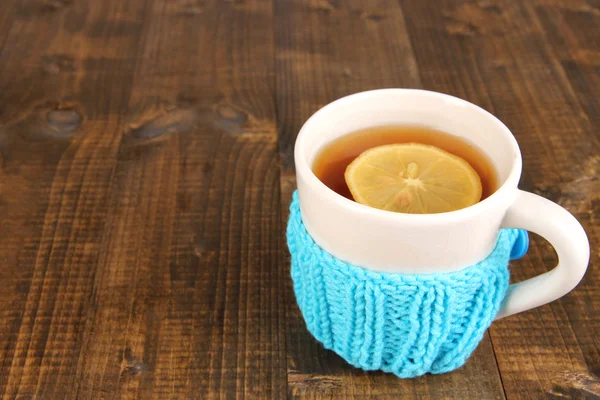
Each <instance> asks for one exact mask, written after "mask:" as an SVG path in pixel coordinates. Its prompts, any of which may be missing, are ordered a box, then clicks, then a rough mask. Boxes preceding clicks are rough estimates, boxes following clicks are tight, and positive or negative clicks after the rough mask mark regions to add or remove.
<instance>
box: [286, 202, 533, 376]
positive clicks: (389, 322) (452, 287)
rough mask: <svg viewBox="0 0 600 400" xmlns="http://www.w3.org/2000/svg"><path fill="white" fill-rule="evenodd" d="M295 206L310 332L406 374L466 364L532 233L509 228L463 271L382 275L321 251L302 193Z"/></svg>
mask: <svg viewBox="0 0 600 400" xmlns="http://www.w3.org/2000/svg"><path fill="white" fill-rule="evenodd" d="M290 211H291V214H290V218H289V221H288V226H287V242H288V246H289V250H290V253H291V256H292V270H291V271H292V279H293V281H294V292H295V293H296V300H297V301H298V306H299V307H300V311H301V312H302V315H303V317H304V320H305V322H306V326H307V327H308V330H309V331H310V333H311V334H312V335H313V336H314V337H315V338H316V339H317V340H318V341H319V342H321V343H322V344H323V346H325V348H327V349H330V350H333V351H335V352H336V353H337V354H339V355H340V356H341V357H343V358H344V359H345V360H346V361H347V362H348V363H350V364H351V365H353V366H355V367H358V368H362V369H364V370H382V371H385V372H391V373H394V374H395V375H397V376H398V377H400V378H411V377H415V376H419V375H423V374H426V373H433V374H439V373H444V372H448V371H452V370H454V369H456V368H458V367H460V366H462V365H463V364H464V363H465V361H466V360H467V358H468V357H469V356H470V355H471V353H472V352H473V350H474V349H475V348H476V347H477V345H478V344H479V342H480V341H481V339H482V338H483V334H484V332H485V330H486V329H487V328H488V327H489V326H490V324H491V323H492V321H493V319H494V317H495V315H496V313H497V312H498V310H499V308H500V304H501V303H502V300H503V298H504V295H505V294H506V289H507V287H508V281H509V271H508V261H509V258H510V257H511V250H513V245H514V244H515V242H516V241H517V238H520V240H519V242H520V243H519V246H515V247H519V248H520V249H517V253H518V254H516V256H515V251H514V250H513V251H512V255H513V257H512V258H518V257H520V256H522V255H523V254H524V251H523V249H522V247H523V241H524V240H526V238H527V234H526V232H524V231H521V232H520V231H518V230H515V229H503V230H501V231H500V234H499V236H498V242H497V244H496V247H495V249H494V251H493V252H492V254H490V255H489V256H488V258H486V259H485V260H483V261H481V262H479V263H477V264H475V265H472V266H469V267H467V268H465V269H462V270H460V271H455V272H446V273H435V274H396V273H382V272H374V271H370V270H367V269H364V268H361V267H358V266H355V265H351V264H348V263H346V262H344V261H341V260H339V259H337V258H335V257H333V256H332V255H331V254H329V253H327V252H326V251H324V250H323V249H321V248H320V247H319V246H318V245H317V244H316V243H315V242H314V241H313V239H312V237H311V236H310V235H309V234H308V233H307V231H306V229H305V227H304V224H303V223H302V217H301V215H300V206H299V203H298V194H297V193H295V194H294V199H293V201H292V204H291V207H290ZM526 249H527V246H526V244H525V251H526Z"/></svg>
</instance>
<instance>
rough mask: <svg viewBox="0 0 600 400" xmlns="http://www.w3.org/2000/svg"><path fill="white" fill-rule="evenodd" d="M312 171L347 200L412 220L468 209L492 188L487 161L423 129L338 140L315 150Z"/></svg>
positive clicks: (382, 129)
mask: <svg viewBox="0 0 600 400" xmlns="http://www.w3.org/2000/svg"><path fill="white" fill-rule="evenodd" d="M312 170H313V172H314V174H315V175H316V176H317V178H319V180H321V182H323V183H324V184H325V185H326V186H327V187H329V188H330V189H332V190H333V191H335V192H336V193H338V194H340V195H342V196H344V197H346V198H348V199H351V200H355V201H358V202H359V203H362V204H366V205H369V206H372V207H376V208H380V209H384V210H389V211H396V212H406V213H416V214H422V213H439V212H447V211H454V210H457V209H460V208H464V207H468V206H470V205H472V204H475V203H477V202H479V201H481V200H483V199H485V198H487V197H489V196H490V195H491V194H492V193H494V191H495V190H496V189H497V186H498V178H497V173H496V171H495V169H494V167H493V165H492V163H491V161H490V160H489V158H488V157H487V156H486V155H485V154H484V153H483V152H482V151H481V150H480V149H478V148H477V147H476V146H475V145H474V144H471V143H469V142H467V141H465V140H464V139H461V138H459V137H457V136H454V135H450V134H448V133H445V132H442V131H439V130H436V129H432V128H429V127H424V126H378V127H372V128H368V129H363V130H360V131H356V132H353V133H350V134H348V135H345V136H342V137H340V138H337V139H335V140H333V141H332V142H330V143H328V144H327V145H325V146H324V147H323V149H321V151H320V152H319V153H318V154H317V156H316V158H315V160H314V162H313V165H312Z"/></svg>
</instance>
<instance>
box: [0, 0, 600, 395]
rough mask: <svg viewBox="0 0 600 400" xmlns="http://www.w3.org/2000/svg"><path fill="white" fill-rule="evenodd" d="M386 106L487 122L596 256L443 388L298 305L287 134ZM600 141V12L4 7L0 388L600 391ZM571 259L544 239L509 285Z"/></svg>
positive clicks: (348, 4) (53, 391) (211, 0)
mask: <svg viewBox="0 0 600 400" xmlns="http://www.w3.org/2000/svg"><path fill="white" fill-rule="evenodd" d="M383 87H416V88H425V89H430V90H436V91H440V92H444V93H449V94H453V95H456V96H459V97H462V98H465V99H467V100H469V101H471V102H474V103H476V104H478V105H480V106H482V107H484V108H486V109H488V110H489V111H491V112H492V113H494V114H495V115H497V116H498V117H499V118H500V119H502V120H503V121H504V122H505V123H506V124H507V125H508V126H509V127H510V128H511V130H512V131H513V132H514V134H515V136H516V137H517V140H518V141H519V144H520V146H521V149H522V152H523V158H524V173H523V178H522V181H521V187H522V188H523V189H525V190H529V191H533V192H535V193H538V194H541V195H543V196H545V197H547V198H550V199H551V200H553V201H555V202H557V203H559V204H561V205H562V206H564V207H566V208H567V209H569V210H570V211H571V212H572V213H573V214H574V215H575V216H576V217H577V218H578V219H579V220H580V221H581V222H582V224H583V225H584V228H585V229H586V231H587V233H588V235H589V238H590V243H591V247H592V259H591V263H590V267H589V270H588V273H587V275H586V277H585V278H584V280H583V281H582V283H581V284H580V285H579V286H578V288H577V289H576V290H575V291H573V292H572V293H570V294H569V295H567V296H565V297H564V298H563V299H561V300H559V301H556V302H554V303H551V304H549V305H546V306H543V307H540V308H538V309H535V310H531V311H528V312H525V313H522V314H520V315H516V316H513V317H509V318H506V319H504V320H501V321H498V322H495V323H494V324H493V325H492V327H491V329H490V330H489V333H488V334H486V336H485V337H484V340H483V341H482V343H481V344H480V346H479V347H478V349H477V350H476V352H475V353H474V355H473V356H472V357H471V359H470V360H469V361H468V363H467V365H466V366H465V367H463V368H461V369H459V370H457V371H455V372H452V373H449V374H445V375H437V376H424V377H421V378H418V379H412V380H400V379H397V378H395V377H394V376H392V375H387V374H383V373H366V372H363V371H361V370H357V369H354V368H352V367H350V366H348V365H347V364H345V363H344V362H343V361H342V360H341V359H340V358H339V357H337V356H336V355H335V354H333V353H332V352H329V351H326V350H324V349H323V348H322V347H321V346H320V345H319V344H318V343H317V342H316V341H315V340H314V339H313V338H312V336H310V334H309V333H308V332H307V331H306V328H305V326H304V323H303V321H302V319H301V316H300V314H299V311H298V309H297V307H296V304H295V300H294V294H293V292H292V290H291V280H290V278H289V257H288V254H287V249H286V244H285V237H284V229H285V222H286V218H287V207H288V204H289V201H290V197H291V194H292V192H293V190H294V188H295V179H294V169H293V151H292V150H293V144H294V139H295V136H296V133H297V132H298V130H299V128H300V126H301V125H302V123H303V122H304V121H305V120H306V119H307V118H308V117H309V116H310V115H311V114H312V113H313V112H315V111H316V110H317V109H318V108H319V107H321V106H323V105H325V104H327V103H328V102H330V101H332V100H335V99H337V98H339V97H341V96H344V95H346V94H350V93H354V92H358V91H362V90H368V89H375V88H383ZM599 132H600V2H598V1H596V0H570V1H561V0H532V1H528V2H522V1H517V0H479V1H475V0H473V1H454V0H442V1H421V0H376V1H369V2H365V1H359V0H349V1H342V0H309V1H306V0H274V1H271V0H265V1H260V0H225V1H222V0H128V1H123V0H102V1H100V0H99V1H95V0H87V1H86V0H3V1H2V4H1V5H0V166H1V169H0V261H1V265H0V283H1V285H2V286H1V290H0V395H1V396H2V398H4V399H114V398H124V399H130V398H131V399H133V398H135V399H151V398H156V399H170V398H173V399H189V398H198V399H213V398H214V399H234V398H235V399H242V398H246V399H255V398H265V399H283V398H307V399H320V398H340V399H351V398H377V399H380V398H381V399H383V398H390V399H396V398H418V399H445V398H448V399H453V398H456V399H540V398H542V399H543V398H552V399H571V398H575V399H593V398H600V271H599V268H600V259H599V255H598V250H599V248H600V133H599ZM555 263H556V256H555V255H554V252H553V250H552V248H551V247H550V246H549V245H548V244H547V243H546V242H545V241H544V240H543V239H541V238H539V237H535V238H533V242H532V245H531V248H530V251H529V253H528V254H527V256H526V257H525V258H524V259H522V260H520V261H518V262H516V263H514V264H513V268H512V271H513V277H514V279H515V280H520V279H524V278H527V277H530V276H533V275H536V274H539V273H541V272H543V271H546V270H547V269H549V268H552V267H553V266H554V265H555Z"/></svg>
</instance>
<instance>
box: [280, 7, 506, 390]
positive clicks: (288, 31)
mask: <svg viewBox="0 0 600 400" xmlns="http://www.w3.org/2000/svg"><path fill="white" fill-rule="evenodd" d="M275 12H276V24H275V28H276V40H277V42H276V43H277V49H276V60H277V104H278V108H277V111H278V129H279V138H280V139H279V145H280V152H281V157H282V163H283V171H282V193H283V199H284V202H283V203H284V204H286V206H287V204H289V199H290V196H291V192H292V190H293V189H294V187H295V185H294V177H293V153H292V149H293V143H294V140H295V137H296V133H297V132H298V130H299V129H300V127H301V125H302V123H303V122H304V121H305V120H306V119H307V118H308V117H309V116H310V115H311V114H312V113H313V112H315V111H316V110H317V109H319V108H320V107H321V106H323V105H325V104H327V103H329V102H331V101H333V100H335V99H337V98H339V97H342V96H345V95H347V94H350V93H354V92H358V91H363V90H369V89H375V88H382V87H417V88H418V87H421V86H422V85H421V80H420V76H419V72H418V70H417V64H416V62H415V58H414V55H413V46H412V44H411V42H410V39H409V36H408V34H407V32H406V29H405V25H404V18H405V17H404V15H406V14H403V12H402V10H401V9H400V7H399V6H398V4H397V3H396V2H394V1H387V0H383V1H377V2H369V3H368V5H367V4H366V3H364V2H359V1H350V2H334V1H317V0H316V1H309V2H305V1H288V2H280V3H277V4H276V9H275ZM284 215H287V212H286V213H284ZM288 291H289V292H290V294H289V296H290V297H291V298H293V292H291V288H290V287H289V286H288ZM288 338H289V339H288V364H289V376H288V381H289V389H290V396H291V397H293V398H322V397H329V396H339V397H340V398H359V397H364V398H398V397H417V398H424V399H428V398H431V399H440V398H466V397H470V396H471V397H473V398H489V399H492V398H504V393H503V391H502V388H501V382H500V377H499V374H498V369H497V366H496V361H495V359H494V356H493V351H492V347H491V345H490V342H489V337H488V336H486V337H485V338H484V340H483V343H482V345H481V346H480V348H479V349H478V351H477V352H476V353H475V354H474V355H473V357H472V358H471V360H470V362H469V363H468V364H467V365H466V366H465V368H463V369H460V370H459V371H456V372H455V373H453V374H452V375H448V376H443V377H439V376H426V377H423V378H419V379H415V380H399V379H397V378H395V377H394V376H392V375H386V374H367V373H364V372H363V371H360V370H357V369H354V368H352V367H351V366H349V365H347V364H346V363H344V362H343V361H342V360H341V359H340V358H339V357H337V356H336V355H335V354H334V353H333V352H331V351H327V350H325V349H323V347H322V346H321V345H320V344H319V343H318V342H316V341H315V339H314V338H313V337H312V336H311V335H310V334H309V333H308V331H307V330H306V327H305V325H304V321H303V320H302V317H301V315H300V314H299V311H298V309H297V306H296V305H295V303H292V304H291V305H290V308H289V311H288Z"/></svg>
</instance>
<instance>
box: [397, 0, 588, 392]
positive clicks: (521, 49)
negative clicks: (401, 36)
mask: <svg viewBox="0 0 600 400" xmlns="http://www.w3.org/2000/svg"><path fill="white" fill-rule="evenodd" d="M545 7H546V6H544V5H540V6H539V7H538V8H537V10H538V11H539V12H540V13H541V14H543V13H544V11H545V10H546V8H545ZM404 9H405V12H406V13H410V15H412V16H413V18H414V19H413V20H411V21H409V22H408V23H407V26H408V30H409V33H410V35H411V38H412V39H413V43H414V42H420V43H424V42H425V40H426V39H427V38H432V37H434V38H436V40H435V43H436V45H435V46H433V45H432V46H426V45H424V46H416V47H415V54H416V56H417V62H418V63H419V65H429V66H430V68H429V69H420V72H421V77H422V80H423V84H424V85H426V86H427V87H429V88H431V89H435V90H440V91H445V92H449V93H451V94H457V95H459V96H461V97H466V98H467V99H469V100H471V101H473V102H475V103H478V104H480V105H482V106H484V107H485V108H488V109H489V110H490V111H492V112H493V113H494V114H495V115H497V116H498V117H499V118H500V119H502V120H503V121H504V122H505V123H506V124H507V125H508V126H509V127H510V128H511V129H512V131H513V132H514V133H515V135H516V136H517V140H518V141H519V144H520V146H521V150H522V153H523V158H524V168H523V169H524V173H523V179H522V182H521V187H522V188H524V189H526V190H530V191H534V192H536V193H538V194H541V195H543V196H545V197H548V198H550V199H551V200H553V201H556V202H558V203H559V204H561V205H563V206H564V207H566V208H567V209H569V210H570V211H571V212H572V213H573V214H574V215H575V216H576V217H577V218H578V219H579V220H580V221H581V222H582V224H583V225H584V228H585V229H586V231H587V232H588V235H589V236H590V240H591V244H592V249H594V248H597V243H598V233H597V229H598V228H597V223H594V220H595V218H596V217H595V216H594V211H593V210H594V204H595V203H596V202H597V201H598V199H597V196H598V193H599V191H598V189H599V187H598V182H599V181H598V162H599V160H600V158H599V156H598V155H599V154H600V153H599V150H600V143H599V142H598V140H597V136H595V134H594V127H593V125H592V124H591V121H590V119H589V118H588V117H587V115H586V112H585V110H584V109H582V107H581V103H580V101H579V100H578V97H577V95H576V94H575V93H576V92H575V89H574V88H573V86H572V85H571V82H570V81H569V80H568V78H567V74H566V73H565V70H564V68H563V65H562V64H561V63H560V62H559V60H557V58H556V53H555V49H556V45H555V43H557V42H558V40H557V38H554V39H555V40H551V39H549V37H548V36H547V35H546V31H544V30H543V29H542V25H541V24H540V23H539V20H538V19H537V18H536V15H535V13H534V12H533V11H534V10H535V9H536V8H535V7H533V8H529V7H525V6H523V5H521V4H520V3H517V2H509V1H504V2H463V3H460V4H456V3H454V2H450V1H448V2H440V3H439V7H437V8H436V9H435V11H432V9H431V8H428V7H426V6H424V5H423V3H417V2H407V3H406V4H405V5H404ZM417 21H418V23H417ZM556 28H562V27H556ZM561 32H563V33H568V30H566V29H561ZM596 35H597V33H596ZM596 37H597V38H598V36H596ZM442 69H443V70H444V73H442V74H440V73H439V71H440V70H442ZM440 76H442V77H444V76H445V77H446V78H445V79H440ZM583 94H584V93H581V94H579V96H581V95H583ZM595 246H596V247H595ZM553 253H554V252H553V250H552V248H551V247H550V246H549V244H548V243H546V242H545V241H543V240H540V239H539V238H535V239H534V241H533V244H532V246H531V248H530V250H529V253H528V255H527V256H526V257H525V259H523V260H522V261H520V262H517V263H515V264H514V266H513V268H512V274H513V278H514V279H516V280H521V279H524V278H527V277H531V276H533V275H537V274H540V273H542V272H544V271H546V270H548V269H550V268H552V267H554V265H555V264H556V258H555V256H554V255H553ZM597 262H598V259H597V255H594V256H593V257H592V261H591V266H590V270H589V272H588V273H587V275H586V277H585V278H584V280H583V282H582V284H581V285H580V286H579V287H578V288H577V289H576V290H575V291H574V292H572V293H570V294H569V295H567V296H566V297H565V298H564V299H562V300H560V301H557V302H554V303H552V304H550V305H547V306H544V307H541V308H538V309H535V310H531V311H529V312H526V313H523V314H520V315H517V316H514V317H510V318H507V319H505V320H502V321H499V322H496V323H494V324H493V325H492V328H491V337H492V342H493V345H494V350H495V354H496V358H497V360H498V365H499V367H500V372H501V376H502V383H503V386H504V390H505V392H506V396H507V398H509V399H515V398H542V397H545V396H548V395H549V394H548V393H549V392H551V391H553V390H554V391H555V392H556V390H555V389H556V387H562V388H563V389H565V386H566V389H568V388H569V386H574V385H575V383H574V382H573V383H569V381H568V380H565V378H564V377H565V376H570V375H569V373H575V374H590V376H592V377H593V376H595V378H594V379H597V378H598V376H597V373H598V367H597V365H598V361H599V359H598V350H597V349H598V344H599V342H598V339H596V338H597V337H599V336H598V335H597V333H598V318H597V314H598V313H597V310H595V306H594V305H593V304H594V303H595V302H597V298H598V289H597V288H598V279H599V278H600V277H599V275H598V273H597V271H596V268H594V266H595V265H596V264H597ZM592 381H593V379H590V382H592ZM553 388H554V389H553ZM582 393H583V392H582Z"/></svg>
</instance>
